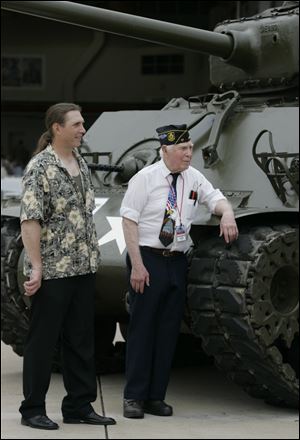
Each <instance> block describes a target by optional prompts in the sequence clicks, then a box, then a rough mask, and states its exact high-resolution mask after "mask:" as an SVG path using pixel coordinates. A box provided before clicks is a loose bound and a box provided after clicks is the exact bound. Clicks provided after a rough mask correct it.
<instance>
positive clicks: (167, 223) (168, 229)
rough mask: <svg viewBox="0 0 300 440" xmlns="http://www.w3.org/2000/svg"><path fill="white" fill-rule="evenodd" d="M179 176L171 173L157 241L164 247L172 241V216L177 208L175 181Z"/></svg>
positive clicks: (173, 223) (173, 225)
mask: <svg viewBox="0 0 300 440" xmlns="http://www.w3.org/2000/svg"><path fill="white" fill-rule="evenodd" d="M179 174H180V173H173V174H172V173H171V176H172V183H171V186H170V191H169V194H168V200H167V205H166V209H165V216H164V220H163V224H162V227H161V230H160V233H159V239H160V241H161V242H162V244H163V245H164V246H165V247H166V246H169V244H171V243H172V242H173V239H174V231H175V220H174V215H172V214H174V212H175V210H176V207H177V192H176V181H177V178H178V176H179Z"/></svg>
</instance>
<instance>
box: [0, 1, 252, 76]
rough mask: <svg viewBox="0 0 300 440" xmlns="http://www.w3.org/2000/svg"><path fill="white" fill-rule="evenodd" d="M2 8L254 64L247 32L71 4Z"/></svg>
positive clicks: (13, 4) (20, 3)
mask: <svg viewBox="0 0 300 440" xmlns="http://www.w3.org/2000/svg"><path fill="white" fill-rule="evenodd" d="M1 8H2V9H5V10H9V11H15V12H19V13H24V14H29V15H32V16H36V17H42V18H46V19H50V20H56V21H60V22H63V23H69V24H73V25H77V26H81V27H85V28H89V29H93V30H96V31H103V32H109V33H113V34H117V35H122V36H126V37H130V38H137V39H139V40H145V41H149V42H152V43H157V44H163V45H167V46H173V47H176V48H181V49H185V50H192V51H196V52H201V53H205V54H209V55H214V56H217V57H221V58H223V59H224V60H227V59H228V60H229V59H230V64H233V65H236V66H238V67H242V68H245V69H247V67H251V64H253V63H252V61H253V60H252V57H251V52H252V51H251V46H250V43H249V38H248V36H247V35H242V34H243V32H235V33H229V34H225V33H221V32H212V31H206V30H202V29H197V28H193V27H188V26H183V25H178V24H174V23H168V22H162V21H159V20H153V19H149V18H145V17H139V16H135V15H130V14H125V13H121V12H116V11H110V10H107V9H102V8H95V7H92V6H87V5H83V4H78V3H73V2H68V1H59V2H58V1H43V2H39V1H26V2H24V1H3V2H1ZM237 40H238V41H237ZM235 52H236V55H235V56H233V53H235ZM252 55H253V56H254V54H252Z"/></svg>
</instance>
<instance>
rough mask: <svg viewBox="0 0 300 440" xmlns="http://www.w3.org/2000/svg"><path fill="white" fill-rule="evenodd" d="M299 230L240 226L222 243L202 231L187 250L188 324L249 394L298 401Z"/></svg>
mask: <svg viewBox="0 0 300 440" xmlns="http://www.w3.org/2000/svg"><path fill="white" fill-rule="evenodd" d="M298 295H299V269H298V231H297V230H296V229H294V228H293V227H290V226H283V225H281V226H274V227H273V228H271V227H264V226H260V227H255V228H251V229H250V228H248V230H242V231H240V236H239V239H238V241H237V242H235V243H233V244H232V245H230V246H225V247H224V244H223V242H222V240H221V239H220V238H208V239H207V240H206V242H202V243H200V245H199V249H196V250H195V252H194V254H193V259H192V263H191V268H190V273H189V285H188V304H189V308H190V311H191V321H192V323H191V327H192V331H193V333H194V334H195V335H196V336H198V337H199V336H200V337H201V338H202V343H203V348H204V350H205V351H206V352H207V353H208V354H209V355H212V356H214V359H215V363H216V365H217V366H218V367H219V368H220V369H221V370H223V371H225V372H226V373H228V376H229V377H230V378H231V379H233V380H234V381H235V382H236V383H237V384H239V385H241V386H242V387H243V388H244V389H245V391H246V392H248V393H249V394H250V395H252V396H254V397H259V398H263V399H264V400H265V401H266V402H268V403H271V404H277V405H283V406H290V407H297V406H298V394H299V380H298V374H299V370H298V358H299V354H298V353H299V352H298V350H299V347H298V339H299V323H298V315H299V297H298Z"/></svg>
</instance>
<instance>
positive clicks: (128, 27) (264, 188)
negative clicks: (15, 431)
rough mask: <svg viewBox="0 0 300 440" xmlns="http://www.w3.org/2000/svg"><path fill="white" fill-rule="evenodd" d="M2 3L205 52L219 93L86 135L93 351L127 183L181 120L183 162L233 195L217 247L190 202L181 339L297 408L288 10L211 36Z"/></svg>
mask: <svg viewBox="0 0 300 440" xmlns="http://www.w3.org/2000/svg"><path fill="white" fill-rule="evenodd" d="M1 8H4V9H7V10H11V11H16V12H21V13H24V14H29V15H34V16H36V17H41V18H46V19H51V20H57V21H60V22H63V23H69V24H73V25H76V26H83V27H86V28H90V29H93V30H99V31H104V32H111V33H115V34H117V35H122V36H125V37H132V38H137V39H142V40H145V41H150V42H153V43H160V44H165V45H169V46H174V47H177V48H182V49H184V50H192V51H196V52H201V53H205V54H208V55H210V78H211V82H212V84H213V85H214V86H216V87H217V88H218V93H215V94H207V95H198V94H197V91H195V95H194V96H191V97H188V98H182V97H176V98H173V99H171V100H170V102H168V103H167V104H166V105H165V107H164V108H163V109H162V110H159V111H154V110H153V111H146V110H143V111H137V110H136V111H118V112H104V113H102V114H101V116H100V117H99V118H98V119H97V120H96V121H95V123H94V124H93V125H92V126H91V128H90V129H89V130H88V131H87V133H86V135H85V136H84V145H82V150H83V151H82V153H83V154H84V155H85V157H86V160H87V161H88V162H89V163H90V168H91V172H92V176H93V179H94V182H95V188H96V205H97V206H96V209H95V211H94V218H95V223H96V228H97V234H98V243H99V246H100V247H101V251H102V263H101V268H100V271H99V272H98V273H97V285H98V290H97V317H99V319H97V323H98V324H99V325H100V324H101V323H104V327H103V325H102V327H101V326H100V327H99V333H98V341H97V348H98V351H99V347H100V351H101V350H104V351H105V349H107V347H111V340H108V339H109V338H110V337H111V338H113V336H114V329H115V323H116V321H118V322H120V323H122V324H123V325H125V324H126V320H127V315H126V312H125V307H124V302H125V301H124V298H125V296H126V280H125V248H126V245H125V240H124V237H123V234H122V228H121V221H122V219H121V218H120V215H119V208H120V205H121V201H122V197H123V195H124V192H125V190H126V186H127V184H128V181H129V179H130V178H131V177H132V176H133V175H134V174H135V173H136V172H138V171H139V170H140V169H141V168H143V167H145V166H148V165H150V164H152V163H154V162H155V161H157V160H159V159H160V156H159V149H160V143H159V141H158V139H157V138H156V137H154V136H155V128H157V127H158V126H163V125H168V124H170V123H173V124H174V123H175V124H176V123H186V124H187V126H188V129H189V132H190V134H191V138H192V140H193V143H194V152H193V162H192V164H193V166H194V167H196V168H198V169H199V170H200V171H201V172H203V174H204V175H205V176H206V177H207V178H208V180H209V181H211V182H212V184H213V186H214V187H216V188H220V189H221V190H222V191H223V193H224V195H225V196H226V197H227V199H228V200H230V202H231V204H232V206H233V208H234V211H235V216H236V219H237V222H238V226H239V231H240V234H239V239H238V240H237V241H236V242H235V243H232V244H231V245H226V246H224V242H223V240H222V239H221V238H220V237H219V236H218V235H219V232H218V223H219V219H218V218H217V217H215V216H214V215H211V214H210V213H208V212H207V211H206V209H205V207H204V206H200V207H199V208H197V213H196V219H195V222H194V224H193V227H192V230H191V236H192V239H193V242H194V247H193V249H192V250H191V253H190V255H189V257H190V269H189V275H188V285H187V302H188V307H187V310H186V315H185V320H184V325H183V331H184V332H188V333H190V334H192V335H193V336H194V337H196V338H197V339H198V340H199V339H201V341H202V346H203V348H204V350H205V352H206V353H207V354H208V355H210V356H213V357H214V360H215V363H216V365H217V366H218V367H219V368H220V369H221V370H222V371H224V372H225V373H226V374H227V375H228V376H229V377H230V378H231V379H232V380H234V381H235V382H236V383H237V384H239V385H241V386H242V387H243V388H244V389H245V391H246V392H247V393H249V394H250V395H251V396H255V397H259V398H263V399H264V400H266V401H267V402H269V403H273V404H279V405H287V406H293V407H295V406H298V402H299V320H298V319H299V245H298V204H299V152H298V145H299V122H298V121H299V110H298V94H297V93H298V89H297V80H298V67H299V64H298V55H299V51H298V32H299V30H298V29H299V17H298V14H299V2H291V1H289V2H284V3H283V5H282V6H281V7H278V8H273V9H269V10H267V11H264V12H263V13H260V14H259V15H256V16H253V17H246V18H241V19H235V20H226V21H224V22H223V23H221V24H219V25H218V26H217V27H216V28H215V30H214V31H213V32H210V31H204V30H201V29H195V28H190V27H187V26H181V25H176V24H172V23H166V22H161V21H157V20H150V19H146V18H143V17H138V16H132V15H128V14H123V13H119V12H113V11H109V10H104V9H100V8H94V7H90V6H87V5H83V4H75V3H72V2H65V1H59V2H57V1H43V2H37V1H26V2H25V1H3V2H1ZM116 127H122V136H120V133H119V132H118V129H116ZM100 160H101V161H104V162H105V163H104V164H102V163H100ZM17 204H18V202H17V201H15V203H14V200H13V199H12V197H6V200H4V203H3V206H2V231H1V232H2V245H1V259H2V271H1V287H2V292H1V293H2V295H1V299H2V314H1V318H2V334H1V337H2V340H3V341H4V342H6V343H8V344H11V345H12V347H13V348H14V350H15V351H16V352H17V353H18V354H22V348H23V342H24V334H25V332H24V330H25V329H26V328H27V326H28V324H27V320H28V304H25V303H24V299H23V298H24V297H23V296H22V282H23V281H22V276H21V273H20V272H21V269H20V268H21V267H22V258H23V251H22V248H23V247H22V241H21V237H20V227H19V219H18V216H17V214H16V212H17V207H18V206H17ZM108 292H109V295H108V294H107V293H108ZM103 334H105V335H106V340H105V341H103V339H102V343H101V335H102V336H103ZM99 335H100V336H99ZM99 337H100V342H99ZM107 338H108V339H107ZM105 352H107V350H106V351H105Z"/></svg>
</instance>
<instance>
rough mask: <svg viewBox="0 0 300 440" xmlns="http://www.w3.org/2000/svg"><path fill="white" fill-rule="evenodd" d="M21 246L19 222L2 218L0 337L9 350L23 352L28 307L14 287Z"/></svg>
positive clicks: (20, 354)
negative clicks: (8, 346) (9, 346)
mask: <svg viewBox="0 0 300 440" xmlns="http://www.w3.org/2000/svg"><path fill="white" fill-rule="evenodd" d="M22 249H23V243H22V238H21V233H20V224H19V221H18V220H17V219H5V220H3V222H2V224H1V339H2V341H3V342H4V343H5V344H8V345H11V347H12V349H13V351H14V352H15V353H17V354H18V355H19V356H23V349H24V341H25V337H26V334H27V330H28V326H29V308H28V307H27V306H26V304H25V302H24V301H23V299H22V297H21V295H20V293H19V288H18V274H17V267H18V260H19V257H20V254H21V252H22Z"/></svg>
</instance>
